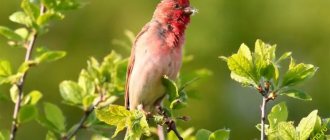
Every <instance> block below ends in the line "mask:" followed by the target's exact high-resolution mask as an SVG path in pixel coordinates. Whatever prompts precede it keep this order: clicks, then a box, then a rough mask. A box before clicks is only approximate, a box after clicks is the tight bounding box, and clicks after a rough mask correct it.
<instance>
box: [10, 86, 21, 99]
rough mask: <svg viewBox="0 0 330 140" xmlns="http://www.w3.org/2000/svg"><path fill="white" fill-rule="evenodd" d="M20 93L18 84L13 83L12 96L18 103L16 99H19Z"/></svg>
mask: <svg viewBox="0 0 330 140" xmlns="http://www.w3.org/2000/svg"><path fill="white" fill-rule="evenodd" d="M18 94H19V89H18V87H17V85H15V84H14V85H12V86H11V88H10V97H11V100H12V101H13V102H14V103H16V101H17V98H18Z"/></svg>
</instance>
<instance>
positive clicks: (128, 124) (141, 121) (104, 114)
mask: <svg viewBox="0 0 330 140" xmlns="http://www.w3.org/2000/svg"><path fill="white" fill-rule="evenodd" d="M96 116H97V118H98V119H99V120H101V121H103V122H105V123H107V124H109V125H114V126H116V127H117V129H116V131H115V133H114V135H113V136H112V138H114V137H115V136H116V135H117V134H118V132H120V131H122V130H123V129H124V128H127V129H128V130H129V132H130V133H128V134H127V135H128V136H126V139H128V140H138V139H140V137H141V136H142V135H143V134H145V135H147V136H149V135H150V130H149V125H148V123H147V120H146V116H145V114H144V112H142V111H139V110H133V111H129V110H127V109H126V108H125V107H123V106H118V105H110V106H108V107H101V108H98V109H97V110H96Z"/></svg>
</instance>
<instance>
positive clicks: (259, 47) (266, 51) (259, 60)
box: [254, 39, 276, 80]
mask: <svg viewBox="0 0 330 140" xmlns="http://www.w3.org/2000/svg"><path fill="white" fill-rule="evenodd" d="M275 50H276V46H275V45H273V46H271V45H269V44H265V43H264V42H262V41H261V40H259V39H258V40H257V41H256V43H255V50H254V51H255V53H254V58H255V60H254V63H255V69H256V73H257V74H258V77H259V78H260V76H263V77H265V78H266V79H268V80H271V78H274V75H275V65H273V63H272V62H273V60H274V59H275Z"/></svg>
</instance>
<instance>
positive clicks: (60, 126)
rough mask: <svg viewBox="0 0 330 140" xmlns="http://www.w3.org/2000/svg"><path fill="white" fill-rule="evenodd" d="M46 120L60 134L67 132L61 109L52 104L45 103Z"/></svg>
mask: <svg viewBox="0 0 330 140" xmlns="http://www.w3.org/2000/svg"><path fill="white" fill-rule="evenodd" d="M44 112H45V116H46V119H47V120H48V121H49V122H50V123H51V124H52V125H53V126H55V128H56V129H57V130H58V131H60V132H65V117H64V115H63V112H62V111H61V109H60V108H59V107H57V106H56V105H54V104H52V103H44Z"/></svg>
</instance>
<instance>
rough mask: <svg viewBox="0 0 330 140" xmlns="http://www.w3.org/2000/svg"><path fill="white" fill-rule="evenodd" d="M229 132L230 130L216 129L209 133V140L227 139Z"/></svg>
mask: <svg viewBox="0 0 330 140" xmlns="http://www.w3.org/2000/svg"><path fill="white" fill-rule="evenodd" d="M229 134H230V130H227V129H221V130H217V131H215V132H213V133H212V134H211V135H210V137H209V140H229Z"/></svg>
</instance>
